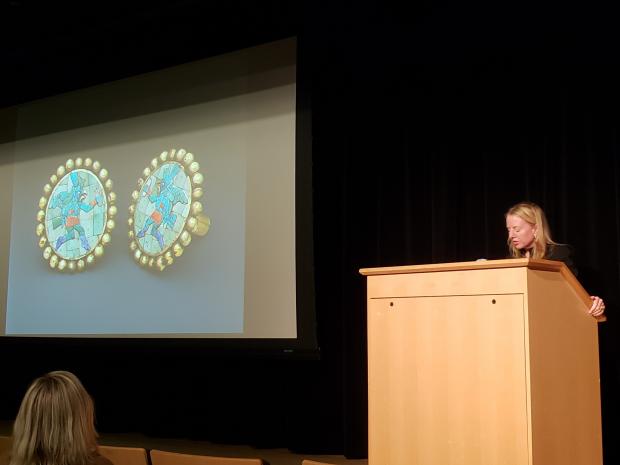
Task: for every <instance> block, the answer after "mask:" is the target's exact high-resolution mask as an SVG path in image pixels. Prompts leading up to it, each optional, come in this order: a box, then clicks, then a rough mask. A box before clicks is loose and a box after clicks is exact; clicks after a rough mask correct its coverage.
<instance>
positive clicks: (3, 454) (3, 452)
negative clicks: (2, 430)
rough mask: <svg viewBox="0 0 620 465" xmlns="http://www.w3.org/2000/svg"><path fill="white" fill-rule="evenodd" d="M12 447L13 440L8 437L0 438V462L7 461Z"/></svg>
mask: <svg viewBox="0 0 620 465" xmlns="http://www.w3.org/2000/svg"><path fill="white" fill-rule="evenodd" d="M12 446H13V439H12V438H11V437H10V436H0V460H2V459H4V458H7V459H8V457H9V454H10V453H11V447H12Z"/></svg>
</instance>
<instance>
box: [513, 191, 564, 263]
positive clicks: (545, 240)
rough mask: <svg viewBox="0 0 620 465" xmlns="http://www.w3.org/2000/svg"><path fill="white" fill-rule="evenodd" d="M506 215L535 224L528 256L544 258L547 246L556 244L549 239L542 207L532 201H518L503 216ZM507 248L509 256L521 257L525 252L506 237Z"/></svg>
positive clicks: (549, 231) (547, 225) (547, 224)
mask: <svg viewBox="0 0 620 465" xmlns="http://www.w3.org/2000/svg"><path fill="white" fill-rule="evenodd" d="M508 215H514V216H518V217H519V218H521V219H522V220H524V221H526V222H528V223H529V224H530V225H532V226H536V233H535V234H534V243H533V246H532V248H531V249H530V257H531V258H545V254H546V253H547V249H548V248H549V246H550V245H554V244H556V242H554V241H553V239H551V230H550V228H549V223H547V217H546V216H545V212H544V211H543V209H542V208H540V207H539V206H538V205H536V204H535V203H533V202H520V203H518V204H516V205H513V206H512V207H510V208H509V209H508V211H507V212H506V215H504V216H505V217H506V218H507V217H508ZM508 250H509V251H510V256H511V257H514V258H520V257H523V255H524V254H525V252H526V251H525V250H519V249H517V248H516V247H515V246H514V244H513V243H512V241H511V240H510V239H508Z"/></svg>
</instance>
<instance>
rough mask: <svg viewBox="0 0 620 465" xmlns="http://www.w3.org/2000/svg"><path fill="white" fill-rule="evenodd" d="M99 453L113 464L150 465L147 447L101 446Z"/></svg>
mask: <svg viewBox="0 0 620 465" xmlns="http://www.w3.org/2000/svg"><path fill="white" fill-rule="evenodd" d="M99 453H100V454H101V455H103V456H104V457H105V458H106V459H108V460H109V461H110V462H112V463H113V465H149V459H148V456H147V454H146V449H143V448H141V447H121V446H99Z"/></svg>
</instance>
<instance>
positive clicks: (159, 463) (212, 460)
mask: <svg viewBox="0 0 620 465" xmlns="http://www.w3.org/2000/svg"><path fill="white" fill-rule="evenodd" d="M149 455H150V456H151V465H264V462H263V460H262V459H259V458H245V457H214V456H210V455H190V454H180V453H177V452H167V451H163V450H157V449H153V450H151V451H150V452H149ZM114 465H116V464H114Z"/></svg>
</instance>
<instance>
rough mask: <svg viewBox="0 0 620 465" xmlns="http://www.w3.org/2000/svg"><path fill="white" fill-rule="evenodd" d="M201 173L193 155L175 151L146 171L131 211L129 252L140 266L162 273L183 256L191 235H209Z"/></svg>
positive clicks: (165, 155) (162, 157)
mask: <svg viewBox="0 0 620 465" xmlns="http://www.w3.org/2000/svg"><path fill="white" fill-rule="evenodd" d="M151 168H152V169H151ZM199 169H200V165H199V164H198V162H196V161H194V156H193V154H192V153H189V152H187V151H185V150H184V149H180V150H179V151H176V150H175V149H172V150H171V151H170V152H167V151H166V152H162V154H161V155H160V156H159V158H154V159H153V160H152V161H151V167H147V168H146V169H145V170H144V172H143V174H144V177H142V178H140V179H139V180H138V186H139V188H140V190H139V191H134V192H133V194H132V197H133V199H134V203H133V204H132V205H131V206H130V207H129V213H130V220H129V221H130V231H129V236H130V238H131V239H132V240H131V242H130V248H131V250H132V251H133V253H134V258H135V259H136V260H137V261H138V262H139V263H140V264H141V265H144V266H149V267H156V268H157V269H159V270H160V271H163V270H164V269H165V268H166V267H167V266H168V265H171V264H172V263H173V262H174V259H175V258H177V257H180V256H181V255H182V254H183V251H184V248H186V247H188V246H189V244H190V243H191V241H192V234H194V235H198V236H204V235H205V234H206V233H207V232H208V230H209V227H210V223H211V221H210V219H209V218H208V217H207V216H205V215H203V214H202V213H201V212H202V209H203V207H202V203H201V202H200V201H198V200H197V199H199V198H201V197H202V194H203V190H202V187H200V184H202V182H203V175H202V174H201V173H200V172H199Z"/></svg>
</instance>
